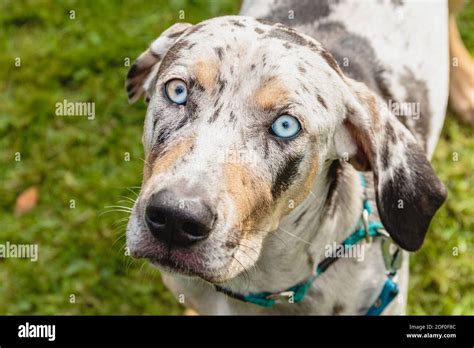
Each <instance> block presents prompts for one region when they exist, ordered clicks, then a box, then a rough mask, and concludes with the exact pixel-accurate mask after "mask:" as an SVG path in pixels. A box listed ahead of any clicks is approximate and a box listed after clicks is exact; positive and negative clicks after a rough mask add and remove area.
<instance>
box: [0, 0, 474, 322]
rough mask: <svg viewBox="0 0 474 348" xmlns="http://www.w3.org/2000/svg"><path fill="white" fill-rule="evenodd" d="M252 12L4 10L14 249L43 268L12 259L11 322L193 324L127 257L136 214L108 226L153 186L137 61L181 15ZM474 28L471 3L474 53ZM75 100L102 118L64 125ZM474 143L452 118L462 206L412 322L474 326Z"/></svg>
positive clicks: (8, 217) (420, 269) (3, 118)
mask: <svg viewBox="0 0 474 348" xmlns="http://www.w3.org/2000/svg"><path fill="white" fill-rule="evenodd" d="M38 3H40V4H41V6H39V5H38ZM150 3H152V5H150ZM238 7H239V4H238V2H237V1H232V0H225V1H212V2H207V1H204V0H199V1H198V0H195V1H189V2H187V1H169V2H168V1H155V2H145V1H127V2H125V1H106V0H95V1H88V2H87V3H86V2H84V1H64V2H61V3H60V2H53V1H41V2H38V1H13V0H11V1H2V3H1V5H0V27H1V28H2V30H1V32H0V66H2V69H0V183H1V184H0V214H1V215H0V242H2V243H3V242H4V241H10V242H12V243H13V242H14V243H38V244H39V248H40V258H39V260H38V262H36V263H33V262H30V261H28V260H19V259H0V314H179V313H181V311H182V307H180V306H179V305H178V304H177V303H176V301H175V300H174V298H173V297H172V296H171V294H170V293H169V292H168V291H167V290H166V289H165V288H164V286H163V285H162V284H161V281H160V276H159V274H158V272H156V271H154V270H153V269H151V267H150V266H148V265H147V264H146V263H143V262H139V261H134V262H131V261H130V258H129V257H126V256H124V250H123V246H124V242H125V240H124V236H123V233H124V225H123V222H122V224H121V225H118V226H116V225H114V223H116V222H117V221H118V220H119V219H122V218H125V217H126V216H127V214H126V213H110V214H102V215H100V214H99V213H100V212H104V210H105V209H104V207H105V206H108V205H116V204H117V202H118V201H119V200H120V199H122V198H121V196H127V197H133V194H132V193H131V192H130V191H129V190H128V189H127V187H134V186H139V185H140V180H141V177H140V176H141V171H142V167H143V161H142V160H141V158H142V156H143V154H142V147H141V144H140V141H139V139H140V138H141V132H142V125H143V117H144V114H145V106H144V104H143V103H138V104H137V105H134V106H130V105H128V103H127V101H126V97H125V92H124V91H123V81H124V76H125V74H126V72H127V70H128V67H126V66H124V60H125V59H126V58H127V57H128V58H130V59H131V60H132V61H133V60H134V59H135V57H137V56H138V55H139V54H140V53H141V51H143V49H144V48H145V47H146V46H147V44H148V43H150V42H151V41H152V40H153V39H154V38H156V37H157V36H158V35H159V33H160V32H161V31H163V30H165V29H166V28H167V27H169V26H170V25H171V24H173V23H174V22H176V21H178V15H179V11H180V10H184V11H185V16H186V18H185V20H186V21H189V22H191V23H195V22H198V21H200V20H202V19H205V18H210V17H213V16H218V15H224V14H232V13H236V11H237V9H238ZM70 10H75V15H76V18H75V19H74V20H71V19H69V11H70ZM472 23H474V4H472V3H471V4H470V6H469V7H468V8H466V10H465V11H464V13H463V16H462V17H461V29H462V31H463V37H464V38H465V39H466V42H467V43H468V45H469V47H470V49H471V50H474V28H473V27H472ZM16 57H20V58H21V67H15V65H14V62H15V58H16ZM63 99H67V100H69V101H93V102H95V108H96V118H95V119H94V120H91V121H89V120H87V119H86V118H83V117H76V118H71V117H57V116H55V114H54V113H55V104H56V103H57V102H58V101H62V100H63ZM472 131H473V129H472V127H467V126H463V125H460V124H459V123H458V122H457V121H455V120H453V119H452V118H451V117H448V120H447V123H446V127H445V129H444V132H443V136H442V139H441V141H440V143H439V146H438V149H437V151H436V154H435V158H434V166H435V167H436V170H437V172H438V173H439V175H440V177H441V178H442V180H443V181H444V182H445V183H447V184H448V189H449V195H450V197H449V201H448V203H447V204H446V205H445V207H444V208H443V209H442V210H441V211H440V213H439V214H438V216H437V218H436V219H435V221H434V222H433V225H432V227H431V231H430V233H429V235H428V240H427V243H426V244H425V246H424V248H423V249H422V251H420V252H418V253H417V254H415V255H413V256H412V258H411V262H412V265H411V266H412V267H411V269H412V277H411V285H410V297H409V311H410V313H414V314H468V313H470V314H474V303H473V301H474V297H473V294H472V292H473V289H474V281H473V277H472V274H473V273H474V258H473V251H474V250H473V246H474V243H473V242H474V240H473V238H474V234H473V233H472V231H473V227H474V214H473V211H472V207H473V206H474V200H473V197H474V185H473V184H474V183H473V176H472V174H471V173H472V172H474V161H473V160H472V155H473V153H474V140H473V138H472V136H471V135H472ZM17 152H20V153H21V161H20V162H16V161H14V158H15V153H17ZM127 152H128V153H130V156H131V160H130V161H128V162H127V161H125V160H124V156H125V153H127ZM453 152H457V153H458V154H459V161H457V162H455V161H453V160H452V156H453ZM32 185H36V186H37V187H38V188H39V193H40V199H39V203H38V206H37V207H36V208H35V209H34V210H33V211H31V212H30V213H28V214H26V215H24V216H21V217H19V218H18V217H16V216H15V215H14V212H13V211H14V206H15V200H16V198H17V196H18V194H19V193H20V192H22V191H23V190H25V189H26V188H28V187H30V186H32ZM72 199H73V200H75V202H76V208H75V209H70V208H69V204H70V200H72ZM454 247H458V248H459V255H458V256H453V254H452V249H453V248H454ZM71 294H74V295H75V297H76V301H75V303H70V295H71Z"/></svg>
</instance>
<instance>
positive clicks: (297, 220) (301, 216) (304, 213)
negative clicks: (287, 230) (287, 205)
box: [293, 210, 308, 227]
mask: <svg viewBox="0 0 474 348" xmlns="http://www.w3.org/2000/svg"><path fill="white" fill-rule="evenodd" d="M307 212H308V210H303V211H302V212H301V214H300V215H298V217H297V218H296V219H295V221H294V223H293V225H295V227H296V226H298V225H299V223H300V221H301V219H302V218H303V216H305V215H306V213H307Z"/></svg>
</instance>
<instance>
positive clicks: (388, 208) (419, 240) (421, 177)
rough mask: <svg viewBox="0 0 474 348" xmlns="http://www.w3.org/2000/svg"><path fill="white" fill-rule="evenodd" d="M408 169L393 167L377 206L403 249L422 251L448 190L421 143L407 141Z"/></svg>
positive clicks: (383, 221)
mask: <svg viewBox="0 0 474 348" xmlns="http://www.w3.org/2000/svg"><path fill="white" fill-rule="evenodd" d="M406 157H407V162H408V163H407V168H404V167H394V168H392V171H393V172H392V173H393V176H391V177H390V178H386V181H383V182H382V189H381V191H380V192H379V193H378V194H377V207H378V208H379V213H380V217H381V219H382V223H383V225H384V226H385V229H386V230H387V231H388V232H389V233H390V236H391V237H392V238H393V240H394V241H395V242H396V243H397V244H398V245H400V246H401V247H402V248H403V249H406V250H409V251H415V250H418V249H419V248H420V247H421V245H422V244H423V240H424V238H425V234H426V231H427V229H428V226H429V224H430V222H431V219H432V218H433V215H434V214H435V213H436V211H437V210H438V209H439V207H440V206H441V205H442V204H443V202H444V201H445V199H446V195H447V194H446V189H445V187H444V186H443V184H442V183H441V182H440V181H439V179H438V178H437V177H436V175H435V173H434V171H433V169H432V168H431V165H430V163H429V161H428V160H427V158H426V155H425V154H424V153H423V151H422V150H421V149H420V148H419V146H418V145H416V144H414V143H411V144H407V148H406Z"/></svg>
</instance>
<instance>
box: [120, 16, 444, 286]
mask: <svg viewBox="0 0 474 348" xmlns="http://www.w3.org/2000/svg"><path fill="white" fill-rule="evenodd" d="M126 87H127V92H128V95H129V100H130V101H132V102H133V101H135V100H137V99H138V98H139V97H140V96H141V95H145V97H146V100H147V102H148V103H149V105H148V112H147V116H146V120H145V129H144V135H143V145H144V148H145V168H144V177H143V185H142V190H141V193H140V196H139V199H138V200H137V202H136V204H135V206H134V210H133V213H132V216H131V218H130V221H129V225H128V231H127V240H128V246H129V248H130V249H131V252H132V255H134V256H137V257H146V258H149V259H150V260H152V262H153V263H156V264H158V265H160V266H161V267H163V268H165V269H172V270H174V271H178V272H181V273H185V274H190V275H198V276H200V277H202V278H204V279H206V280H209V281H213V282H221V281H225V280H228V279H231V278H233V277H235V276H236V275H237V274H239V273H240V272H241V271H242V270H243V269H244V267H245V268H250V267H251V266H252V265H253V263H254V262H255V258H254V257H252V258H251V257H246V256H245V255H248V254H249V253H255V252H256V253H259V251H260V248H261V246H262V241H263V240H264V238H265V236H266V235H267V234H268V233H271V232H269V231H272V230H275V229H276V227H277V226H278V224H279V222H280V220H281V219H282V218H283V217H284V216H286V215H287V214H288V213H289V211H290V206H291V205H290V204H289V201H291V202H293V203H292V204H294V205H298V204H299V203H301V202H302V201H303V200H304V199H305V198H306V197H307V196H308V194H309V193H310V191H311V188H312V187H313V185H314V183H315V181H317V180H322V179H319V174H320V173H321V170H322V168H323V167H324V163H327V162H328V161H332V160H335V159H338V158H344V157H351V158H353V159H354V160H355V162H356V163H358V164H359V165H360V166H363V167H365V168H366V169H371V170H372V171H373V173H374V177H375V182H376V193H377V204H378V208H379V211H380V215H381V218H382V221H383V223H384V225H385V227H386V229H387V230H388V231H389V233H390V234H391V235H392V237H393V238H394V240H395V241H396V242H397V243H399V244H400V245H401V246H402V247H404V248H405V249H408V250H415V249H417V248H419V247H420V245H421V244H422V242H423V239H424V235H425V233H426V229H427V227H428V225H429V223H430V220H431V218H432V216H433V215H434V213H435V212H436V210H437V209H438V207H439V206H440V205H441V204H442V202H443V201H444V198H445V190H444V187H443V185H442V184H441V183H440V182H439V180H438V179H437V178H436V176H435V175H434V173H433V170H432V168H431V166H430V164H429V162H428V161H427V159H426V157H425V155H424V153H423V151H422V150H421V149H420V148H419V146H418V145H417V144H416V142H415V140H414V138H413V136H412V135H411V133H410V132H409V131H407V130H406V128H404V126H402V124H401V123H399V122H398V121H397V119H396V118H395V117H394V116H393V115H391V114H390V113H389V112H388V110H387V108H384V107H383V103H382V102H381V101H380V100H378V98H376V97H375V96H374V95H373V94H372V93H371V92H370V91H368V90H367V89H366V88H365V86H364V85H362V84H359V83H356V82H354V81H352V80H350V79H348V78H346V77H345V76H344V75H343V73H342V72H341V70H340V69H339V67H338V65H337V63H336V62H335V61H334V59H333V58H332V56H331V55H330V54H329V53H328V52H327V51H326V50H325V49H324V48H323V47H321V45H320V44H319V43H318V42H317V41H315V40H313V39H312V38H310V37H307V36H305V35H302V34H299V33H297V32H295V31H294V30H292V29H289V28H287V27H285V26H282V25H279V24H275V25H272V24H266V23H263V22H261V21H257V20H255V19H251V18H247V17H221V18H215V19H212V20H208V21H205V22H202V23H200V24H197V25H190V24H176V25H174V26H172V27H171V28H169V29H168V30H167V31H165V32H164V33H163V34H162V35H161V36H160V37H159V38H158V39H156V41H154V42H153V43H152V44H151V46H150V47H149V48H148V50H146V51H145V52H144V53H143V54H142V55H140V57H139V58H138V59H137V61H136V63H135V64H134V65H133V66H132V68H131V70H130V72H129V73H128V76H127V83H126ZM400 201H402V202H403V209H399V208H398V205H399V202H400ZM249 249H251V250H249ZM252 250H253V251H252Z"/></svg>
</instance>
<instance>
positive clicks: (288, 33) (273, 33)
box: [265, 27, 315, 48]
mask: <svg viewBox="0 0 474 348" xmlns="http://www.w3.org/2000/svg"><path fill="white" fill-rule="evenodd" d="M265 38H274V39H279V40H282V41H287V42H290V43H294V44H295V45H298V46H304V47H310V48H312V47H314V46H315V45H314V44H313V43H312V42H310V41H308V40H307V39H306V38H304V37H303V36H301V35H300V34H298V33H297V32H296V31H294V30H289V28H284V27H280V28H273V29H272V30H270V32H269V33H268V34H267V35H265Z"/></svg>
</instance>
